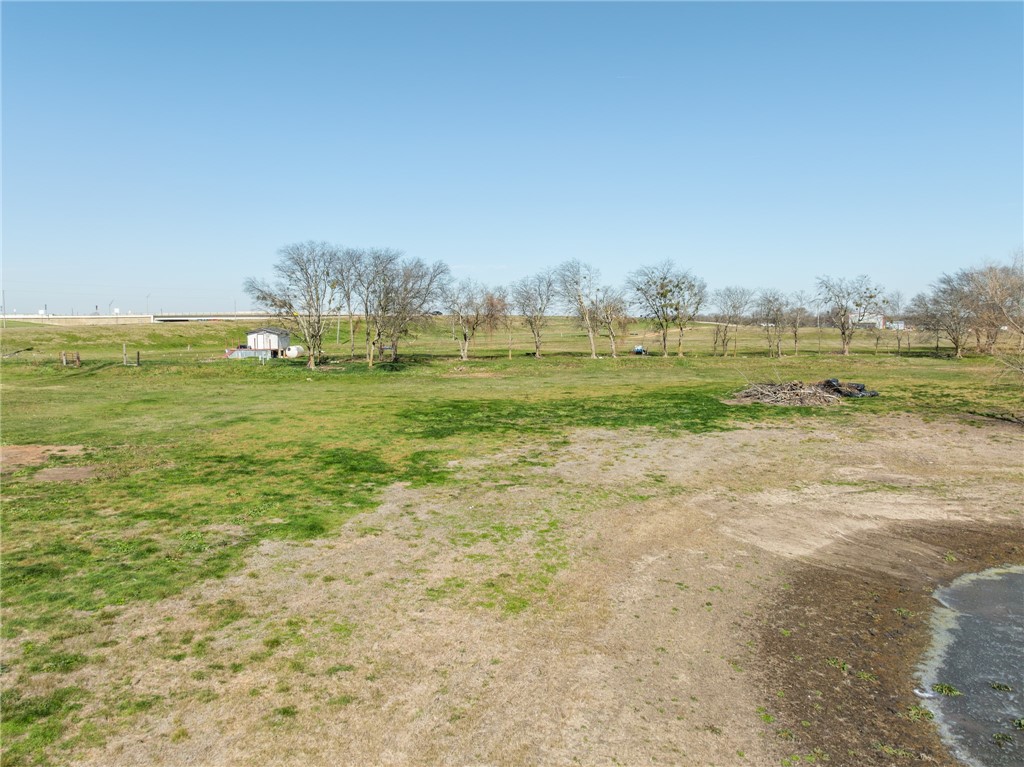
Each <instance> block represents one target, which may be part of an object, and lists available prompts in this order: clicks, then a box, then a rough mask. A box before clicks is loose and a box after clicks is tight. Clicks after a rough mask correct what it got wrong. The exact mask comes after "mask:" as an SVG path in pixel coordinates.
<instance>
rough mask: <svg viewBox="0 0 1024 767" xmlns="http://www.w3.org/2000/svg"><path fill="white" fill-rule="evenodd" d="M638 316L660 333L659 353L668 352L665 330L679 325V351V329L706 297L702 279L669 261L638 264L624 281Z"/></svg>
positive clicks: (679, 348)
mask: <svg viewBox="0 0 1024 767" xmlns="http://www.w3.org/2000/svg"><path fill="white" fill-rule="evenodd" d="M626 284H627V286H628V287H629V290H630V292H631V293H632V295H633V300H634V302H635V303H636V305H637V307H638V308H639V309H640V314H641V316H643V317H645V318H647V319H648V320H650V321H651V322H652V323H653V324H654V326H655V327H656V328H657V329H658V331H659V333H660V335H661V353H662V356H665V357H667V356H668V332H669V330H670V329H671V328H673V327H677V328H678V329H679V338H678V339H677V341H676V353H677V354H679V355H682V353H683V331H684V330H685V328H686V326H687V324H689V323H690V322H692V321H693V319H694V317H696V316H697V314H698V312H700V309H701V306H703V304H704V301H705V300H706V298H707V286H706V285H705V283H704V281H703V280H701V279H700V278H698V277H695V276H694V275H692V274H691V273H690V272H688V271H680V270H679V269H677V268H676V266H675V264H673V263H672V262H671V261H662V262H661V263H658V264H655V265H653V266H642V267H640V268H639V269H637V270H636V271H635V272H633V273H632V274H630V275H629V277H628V278H627V282H626Z"/></svg>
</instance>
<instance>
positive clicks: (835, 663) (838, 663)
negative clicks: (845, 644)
mask: <svg viewBox="0 0 1024 767" xmlns="http://www.w3.org/2000/svg"><path fill="white" fill-rule="evenodd" d="M825 665H826V666H829V667H831V668H837V669H839V670H840V671H842V672H843V673H844V674H849V673H850V671H852V670H853V669H852V667H851V666H850V664H849V663H847V662H846V661H844V660H842V659H840V658H828V659H826V660H825Z"/></svg>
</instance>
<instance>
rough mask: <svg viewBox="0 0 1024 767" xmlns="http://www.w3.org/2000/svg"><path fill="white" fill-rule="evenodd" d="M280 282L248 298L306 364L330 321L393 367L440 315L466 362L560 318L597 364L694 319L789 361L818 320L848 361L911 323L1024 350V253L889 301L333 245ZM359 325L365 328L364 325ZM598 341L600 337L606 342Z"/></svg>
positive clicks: (723, 343) (250, 283) (956, 339)
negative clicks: (495, 339)
mask: <svg viewBox="0 0 1024 767" xmlns="http://www.w3.org/2000/svg"><path fill="white" fill-rule="evenodd" d="M278 256H279V257H278V260H277V262H276V263H275V264H274V267H273V270H274V278H273V279H272V280H264V279H255V278H250V279H248V280H246V282H245V286H244V287H245V291H246V292H247V293H248V294H249V296H250V297H251V298H252V299H253V301H254V303H256V304H257V305H258V306H260V307H261V308H264V309H266V310H268V311H271V312H273V313H275V314H277V315H278V316H279V317H280V318H281V320H282V321H283V322H285V323H287V324H290V325H293V326H295V327H296V329H297V330H298V331H299V333H300V334H301V335H302V336H303V338H304V339H305V340H306V343H307V344H308V345H309V352H310V356H309V364H310V367H315V366H316V365H317V364H318V363H319V361H320V358H321V356H322V353H323V339H324V336H325V334H326V332H327V330H328V326H329V324H330V322H331V321H332V320H333V318H335V317H336V316H338V315H341V314H344V315H346V316H347V317H348V324H349V342H350V345H351V354H352V356H353V357H355V356H356V343H357V326H361V328H360V331H359V335H360V336H361V342H360V345H361V346H362V347H363V349H362V353H363V354H364V355H365V358H366V361H367V363H368V364H369V365H371V366H372V365H373V364H374V362H375V361H376V360H380V359H387V360H389V361H394V360H396V359H398V350H399V344H400V343H401V342H402V340H403V339H404V338H405V337H407V336H408V334H409V333H410V331H411V330H412V328H413V327H414V326H415V325H416V324H417V323H419V322H422V321H424V320H425V319H427V318H429V317H430V316H432V315H437V314H443V315H446V316H448V317H449V318H450V319H451V322H452V329H453V335H454V336H455V339H456V341H457V343H458V348H459V354H460V356H461V358H462V359H468V358H469V353H470V348H471V345H472V343H473V340H474V338H475V336H476V334H477V332H478V331H479V330H480V329H481V328H486V329H487V330H489V331H491V332H494V331H496V330H498V329H502V330H504V331H505V333H506V334H507V337H508V341H509V355H510V356H511V353H512V338H513V331H514V330H515V329H517V328H519V327H522V326H525V327H526V328H528V329H529V331H530V333H531V336H532V338H533V344H534V353H535V354H536V356H538V357H540V356H541V355H542V353H543V344H544V331H545V328H546V327H547V325H548V322H549V319H550V318H551V317H552V316H553V315H554V314H555V313H559V312H560V313H564V314H567V315H569V316H571V317H574V318H575V319H576V321H577V322H578V324H579V326H580V327H581V328H582V329H583V330H584V331H585V333H586V335H587V339H588V342H589V346H590V354H591V356H592V357H597V356H598V344H599V343H600V344H604V343H607V344H608V350H609V353H610V354H611V356H613V357H615V356H618V352H619V348H618V344H619V339H621V338H622V337H623V336H624V335H625V334H626V332H627V329H628V326H629V323H630V322H631V321H633V320H636V319H639V320H644V321H647V322H649V323H650V324H651V326H652V327H653V328H654V329H655V330H656V331H657V334H658V339H659V345H660V352H661V354H663V355H665V356H668V355H669V354H670V344H669V336H670V335H671V334H673V333H676V332H677V333H676V335H675V349H674V352H675V353H676V354H678V355H682V354H683V339H684V335H685V332H686V329H687V328H688V327H689V326H690V324H691V323H693V322H694V321H696V320H703V321H708V322H711V323H713V326H712V329H713V333H712V344H713V351H714V352H715V353H721V354H727V353H729V350H730V345H732V347H733V349H735V344H736V334H737V331H738V329H739V327H740V326H741V325H744V324H748V323H753V324H755V325H757V326H759V327H760V328H762V329H763V331H764V335H765V341H766V343H767V346H768V352H769V354H771V355H775V356H782V354H783V344H784V342H785V343H786V346H787V348H788V345H789V342H790V340H791V343H792V349H793V353H794V354H796V353H798V352H799V338H800V336H799V331H800V328H801V327H805V326H807V325H809V324H811V323H812V321H813V322H817V323H824V324H827V325H829V326H832V327H835V328H836V329H838V331H839V336H840V341H841V344H842V353H843V354H848V353H849V349H850V342H851V340H852V338H853V336H854V333H855V332H857V331H858V330H861V329H864V330H868V331H870V332H874V333H875V338H876V348H877V345H878V344H879V343H880V341H881V338H882V336H881V333H883V332H889V333H892V335H893V337H894V338H895V340H896V342H897V352H898V353H899V352H900V351H902V348H903V345H904V343H905V342H906V339H907V338H908V336H907V333H908V332H909V331H910V330H911V328H916V329H917V330H919V331H925V332H929V333H934V335H935V338H936V340H937V341H938V339H940V338H943V337H944V338H946V339H948V340H949V341H950V342H951V343H952V344H953V349H954V353H955V354H956V356H957V357H960V356H962V354H963V352H964V351H965V350H966V349H967V348H968V347H969V346H970V344H971V343H972V342H973V343H974V346H975V348H976V349H977V350H978V351H979V352H983V353H987V354H992V353H993V352H994V351H995V349H996V343H997V342H998V341H999V339H1000V337H1001V335H1003V334H1011V335H1013V336H1014V337H1015V340H1014V345H1015V346H1016V348H1017V349H1018V351H1021V350H1024V251H1022V252H1018V253H1017V254H1015V256H1014V258H1013V259H1012V261H1011V263H1008V264H990V265H986V266H983V267H977V268H972V269H962V270H960V271H958V272H956V273H954V274H943V275H942V276H941V277H940V278H939V279H938V280H937V281H936V282H935V283H934V284H933V285H932V286H931V289H930V290H929V291H928V292H925V293H920V294H918V295H916V296H914V297H913V298H911V299H910V300H906V299H905V298H904V296H903V295H902V294H901V293H900V292H899V291H890V292H886V291H885V290H883V288H882V287H881V286H879V285H877V284H875V283H874V282H872V281H871V280H870V279H869V278H868V277H866V276H860V277H856V278H841V277H828V276H826V277H819V278H818V279H817V283H816V286H817V290H816V292H815V293H814V294H813V295H809V294H807V293H804V292H802V291H801V292H796V293H788V294H787V293H784V292H782V291H779V290H776V289H764V290H753V289H750V288H743V287H737V286H730V287H726V288H722V289H719V290H714V291H709V290H708V287H707V284H706V283H705V282H704V280H702V279H701V278H700V277H698V276H696V275H695V274H693V273H692V272H691V271H689V270H686V269H681V268H679V267H678V266H676V264H674V263H673V262H672V261H662V262H660V263H657V264H654V265H652V266H641V267H639V268H638V269H636V270H635V271H633V272H631V273H630V274H629V275H628V277H627V279H626V282H625V284H624V285H621V286H615V285H608V284H605V283H602V281H601V275H600V272H599V271H598V270H597V269H596V268H595V267H593V266H591V265H590V264H587V263H584V262H582V261H580V260H577V259H573V260H569V261H566V262H564V263H562V264H561V265H559V266H557V267H554V268H551V269H545V270H542V271H540V272H538V273H536V274H533V275H530V276H529V277H525V278H523V279H521V280H518V281H517V282H514V283H512V284H510V285H504V286H485V285H481V284H480V283H478V282H476V281H474V280H468V279H465V280H455V279H453V278H452V275H451V270H450V269H449V268H448V266H447V264H445V263H444V262H441V261H438V262H435V263H432V264H429V263H426V262H424V261H423V260H422V259H419V258H413V257H408V256H406V255H405V254H404V253H402V252H401V251H398V250H393V249H390V248H367V249H356V248H343V247H339V246H335V245H331V244H330V243H326V242H312V241H311V242H304V243H295V244H292V245H287V246H285V247H283V248H281V249H280V251H279V252H278ZM357 318H361V320H359V319H357ZM602 339H603V340H602Z"/></svg>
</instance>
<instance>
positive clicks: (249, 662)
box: [63, 417, 1024, 767]
mask: <svg viewBox="0 0 1024 767" xmlns="http://www.w3.org/2000/svg"><path fill="white" fill-rule="evenodd" d="M534 447H535V448H536V447H537V446H534ZM1022 449H1024V433H1022V432H1021V431H1020V430H1019V429H1018V428H1015V427H1010V426H1008V425H999V424H988V425H986V426H985V427H984V428H978V427H975V426H971V425H967V424H965V423H962V422H942V423H938V422H935V423H925V422H922V421H920V420H918V419H916V418H911V417H888V418H879V419H874V420H869V419H866V418H862V419H858V420H856V421H854V422H852V423H851V424H848V425H847V426H846V427H844V428H842V429H840V428H839V427H836V426H828V425H821V426H807V425H783V426H772V427H757V428H748V429H742V430H737V431H732V432H726V433H720V434H711V435H704V436H679V437H666V436H655V435H653V434H652V433H650V432H645V431H625V430H618V431H599V430H586V431H582V430H581V431H577V432H575V433H574V434H573V435H572V438H571V439H570V440H569V441H568V444H562V445H560V446H556V447H549V448H547V449H544V450H543V458H544V460H543V461H537V462H534V463H531V464H529V465H528V466H525V467H524V466H520V468H518V469H515V470H513V469H511V468H509V467H510V466H514V465H516V462H517V461H518V460H519V459H521V458H522V456H521V455H512V454H509V455H502V456H495V457H494V458H491V459H486V460H480V461H475V462H466V463H464V464H463V465H462V468H461V469H460V471H461V472H462V475H461V477H460V480H461V481H460V483H458V484H448V485H444V486H440V487H433V488H427V489H411V488H409V487H405V486H401V485H396V486H393V487H391V489H390V490H389V491H388V493H387V495H386V499H385V502H384V503H383V504H382V505H381V506H380V507H379V508H378V509H377V510H376V511H374V512H372V513H368V514H363V515H360V516H358V517H356V518H354V519H353V520H351V521H350V522H349V523H348V524H347V525H346V526H345V527H344V529H342V531H341V532H340V533H339V534H337V535H336V536H333V537H331V538H329V539H325V540H319V541H314V542H310V543H305V544H297V543H284V542H264V543H263V544H261V545H260V546H259V548H258V549H257V550H256V552H255V553H254V554H253V555H252V556H250V557H249V559H248V561H247V564H246V566H245V568H244V569H243V570H242V571H240V572H238V573H236V574H234V575H232V576H230V577H227V578H225V579H223V580H218V581H213V582H208V583H204V584H203V585H202V586H201V587H199V588H195V589H192V590H190V591H188V592H186V593H184V594H182V595H181V596H179V597H176V598H174V599H168V600H164V601H161V602H158V603H155V604H136V605H133V606H130V607H127V608H125V609H124V610H122V611H120V612H119V613H118V614H117V615H116V616H113V615H112V616H111V620H110V621H109V622H107V623H106V624H105V628H104V629H103V630H104V631H106V632H107V636H106V637H95V636H91V637H88V638H86V637H83V638H82V639H81V642H82V648H83V649H85V648H86V646H87V645H88V647H89V648H91V649H89V652H91V653H95V652H96V650H95V649H94V648H95V646H96V644H97V640H103V639H106V641H108V642H110V643H113V644H110V645H109V646H107V647H106V648H104V649H102V650H100V651H99V652H100V654H101V655H102V656H103V658H102V662H98V663H90V664H89V665H87V666H85V667H83V668H82V669H81V670H79V671H77V672H74V673H73V674H70V675H66V676H65V678H64V680H63V681H64V683H68V682H71V683H76V684H81V685H83V686H87V687H88V688H90V689H97V690H99V689H105V690H109V691H110V692H109V694H108V695H107V696H106V697H105V698H103V699H99V700H95V701H91V702H89V703H87V704H86V705H87V706H88V708H87V709H86V710H84V711H83V714H84V715H85V718H86V719H92V721H94V722H101V723H102V722H103V721H104V717H105V714H104V707H107V708H110V707H111V706H117V705H120V704H121V703H119V702H122V703H123V701H124V700H126V699H128V698H131V699H142V698H145V696H158V700H159V702H158V703H157V704H156V705H154V706H152V707H151V708H148V709H147V710H143V711H140V712H139V713H137V714H135V715H134V716H133V717H132V719H131V720H130V723H129V725H128V726H126V725H125V724H124V723H123V721H122V722H121V723H120V724H117V725H116V726H114V725H113V724H112V725H111V726H110V728H109V729H108V731H107V732H106V734H105V740H104V742H103V744H102V745H95V746H93V747H89V748H86V747H82V748H81V749H79V750H78V751H76V752H75V753H74V755H73V756H74V760H73V761H74V762H75V763H76V764H89V765H104V766H105V767H108V766H109V767H115V766H116V765H138V764H154V765H156V764H160V765H180V764H204V765H247V764H267V765H284V764H295V765H298V764H303V765H306V764H331V765H346V764H348V765H372V764H390V765H436V764H458V765H469V764H496V765H497V764H500V765H526V764H571V763H581V764H614V763H619V764H651V763H672V764H698V765H707V764H740V763H742V764H758V765H769V764H778V763H779V760H780V758H781V757H782V756H783V755H785V754H786V753H788V749H789V748H790V746H789V744H788V743H787V742H785V741H782V740H780V739H778V738H777V737H776V736H775V731H774V729H773V728H772V727H770V726H768V725H766V724H765V722H764V720H763V719H762V717H761V715H760V714H759V712H758V709H759V707H761V706H762V705H763V703H764V701H765V696H766V695H768V696H770V695H772V694H773V693H772V691H770V690H766V689H764V687H763V684H764V681H763V676H762V674H761V673H760V667H761V665H762V664H763V663H764V662H765V659H764V658H763V657H762V656H761V655H760V649H759V644H758V641H757V640H758V636H759V630H760V624H759V615H760V612H759V611H761V610H762V609H764V608H765V606H766V605H768V604H769V603H770V602H771V600H772V599H775V598H777V597H778V595H779V594H782V593H784V591H783V590H782V589H783V585H784V583H785V581H786V578H787V573H789V572H790V571H791V570H792V569H793V568H796V567H801V566H804V565H806V564H808V563H815V564H817V565H818V566H820V567H821V568H822V573H823V575H822V577H823V578H828V577H829V575H828V573H834V574H835V576H834V577H837V578H848V577H850V576H849V573H851V572H853V573H856V572H858V571H860V572H872V573H883V574H888V575H892V574H896V575H899V574H900V573H903V572H905V570H906V568H912V567H914V562H915V561H916V559H919V558H921V557H931V556H934V555H935V552H934V551H933V550H932V549H933V548H934V547H930V546H928V545H924V544H920V543H915V542H912V541H910V542H908V541H905V540H903V539H902V538H901V537H900V535H899V533H898V530H899V526H900V525H905V524H908V523H915V524H924V525H927V524H932V523H942V524H947V525H956V524H958V523H969V524H973V525H977V524H984V523H990V522H999V523H1004V524H1005V523H1007V522H1011V523H1012V522H1013V521H1014V520H1018V521H1019V516H1014V515H1019V497H1020V490H1021V485H1022V482H1021V471H1020V468H1021V467H1020V461H1019V460H1015V459H1014V458H1013V457H1014V456H1018V457H1019V456H1020V455H1021V450H1022ZM527 479H528V481H527ZM869 534H870V535H869ZM860 541H863V542H867V541H870V545H867V543H864V545H860V544H859V543H858V542H860ZM837 542H839V543H842V544H843V546H842V547H841V548H840V549H839V550H837V549H836V548H835V544H836V543H837ZM837 551H838V552H839V553H838V554H837ZM514 598H522V599H526V600H527V603H528V606H527V607H525V608H523V609H520V606H521V603H519V602H516V601H514ZM99 644H101V645H102V644H103V642H102V641H100V642H99ZM68 649H69V650H74V649H75V648H74V640H71V642H70V643H69V645H68ZM110 721H113V720H110ZM865 737H870V735H869V734H865ZM741 753H742V754H743V756H742V757H740V756H739V754H741ZM831 763H832V764H847V763H849V764H852V763H853V762H847V761H844V755H843V754H833V755H832V758H831Z"/></svg>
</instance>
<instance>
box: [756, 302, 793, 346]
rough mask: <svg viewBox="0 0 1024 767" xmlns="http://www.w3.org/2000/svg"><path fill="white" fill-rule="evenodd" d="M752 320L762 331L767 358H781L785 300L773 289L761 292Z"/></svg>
mask: <svg viewBox="0 0 1024 767" xmlns="http://www.w3.org/2000/svg"><path fill="white" fill-rule="evenodd" d="M754 318H755V319H756V321H757V322H758V324H760V326H761V329H762V330H764V334H765V339H766V340H767V341H768V356H769V357H779V358H781V357H782V334H783V332H785V325H786V298H785V296H784V295H783V294H782V292H781V291H779V290H775V289H774V288H768V289H765V290H762V291H761V292H760V293H759V294H758V296H757V300H756V302H755V304H754Z"/></svg>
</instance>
